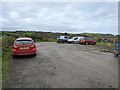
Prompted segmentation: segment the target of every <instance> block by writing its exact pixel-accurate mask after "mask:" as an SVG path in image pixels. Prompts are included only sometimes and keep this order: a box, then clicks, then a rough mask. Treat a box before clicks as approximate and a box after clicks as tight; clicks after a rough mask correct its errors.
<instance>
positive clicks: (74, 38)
mask: <svg viewBox="0 0 120 90" xmlns="http://www.w3.org/2000/svg"><path fill="white" fill-rule="evenodd" d="M83 38H84V37H72V38H71V39H68V41H67V42H68V43H79V42H80V40H81V39H83Z"/></svg>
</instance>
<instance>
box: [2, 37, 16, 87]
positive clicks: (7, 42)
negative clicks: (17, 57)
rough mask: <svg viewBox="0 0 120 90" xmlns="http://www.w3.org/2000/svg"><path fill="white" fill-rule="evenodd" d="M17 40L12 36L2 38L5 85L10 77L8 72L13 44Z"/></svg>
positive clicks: (3, 79) (3, 78) (3, 80)
mask: <svg viewBox="0 0 120 90" xmlns="http://www.w3.org/2000/svg"><path fill="white" fill-rule="evenodd" d="M14 40H15V38H13V37H11V36H3V37H2V45H1V49H2V55H1V57H2V84H3V85H4V82H5V81H6V80H7V77H8V71H9V64H8V63H9V61H8V60H9V58H10V56H11V46H12V42H13V41H14Z"/></svg>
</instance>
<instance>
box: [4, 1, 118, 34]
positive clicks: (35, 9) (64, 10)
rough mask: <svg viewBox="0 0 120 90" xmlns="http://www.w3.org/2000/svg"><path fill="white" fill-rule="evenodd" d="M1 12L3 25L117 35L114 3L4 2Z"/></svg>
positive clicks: (116, 14)
mask: <svg viewBox="0 0 120 90" xmlns="http://www.w3.org/2000/svg"><path fill="white" fill-rule="evenodd" d="M2 9H3V14H2V15H3V16H2V18H3V19H4V20H3V22H4V23H3V24H4V26H14V25H17V26H31V27H32V28H37V30H38V29H40V30H41V29H42V30H43V31H44V30H48V31H50V30H51V31H61V32H63V30H66V32H74V33H79V32H84V31H91V32H103V33H104V32H105V33H113V34H115V33H117V20H118V18H117V17H118V13H117V11H118V9H117V3H113V2H111V3H110V2H109V3H105V2H104V3H95V2H94V3H92V2H88V3H85V2H84V3H75V2H74V3H68V2H66V3H63V2H61V3H57V2H46V3H45V2H40V3H35V2H29V3H27V2H26V3H22V2H21V3H15V2H14V3H3V8H2ZM8 21H9V22H8ZM47 27H49V29H48V28H47ZM56 27H58V29H59V30H57V28H56ZM63 28H65V29H63ZM25 29H26V28H25ZM72 30H73V31H72Z"/></svg>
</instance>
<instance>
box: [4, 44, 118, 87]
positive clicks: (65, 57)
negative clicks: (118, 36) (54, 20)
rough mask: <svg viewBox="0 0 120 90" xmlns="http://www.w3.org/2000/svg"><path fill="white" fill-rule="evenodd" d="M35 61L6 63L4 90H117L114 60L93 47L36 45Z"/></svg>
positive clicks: (16, 59)
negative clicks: (90, 89) (6, 71)
mask: <svg viewBox="0 0 120 90" xmlns="http://www.w3.org/2000/svg"><path fill="white" fill-rule="evenodd" d="M36 45H37V56H36V57H32V56H31V57H30V56H27V57H19V58H14V59H13V58H11V59H10V60H9V65H10V72H9V79H8V81H7V82H6V84H5V88H118V59H117V58H115V57H114V55H113V54H112V53H108V52H101V51H99V49H98V48H97V47H95V46H91V45H79V44H58V43H55V42H40V43H36Z"/></svg>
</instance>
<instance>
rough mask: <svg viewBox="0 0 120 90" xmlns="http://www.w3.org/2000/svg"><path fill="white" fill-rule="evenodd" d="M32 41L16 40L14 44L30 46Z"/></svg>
mask: <svg viewBox="0 0 120 90" xmlns="http://www.w3.org/2000/svg"><path fill="white" fill-rule="evenodd" d="M32 43H33V42H32V40H17V41H16V42H15V44H32Z"/></svg>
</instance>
